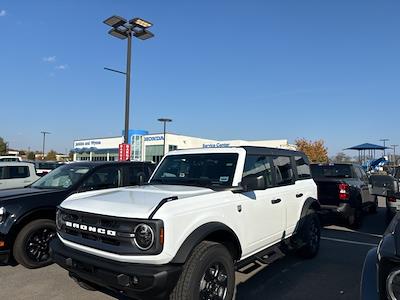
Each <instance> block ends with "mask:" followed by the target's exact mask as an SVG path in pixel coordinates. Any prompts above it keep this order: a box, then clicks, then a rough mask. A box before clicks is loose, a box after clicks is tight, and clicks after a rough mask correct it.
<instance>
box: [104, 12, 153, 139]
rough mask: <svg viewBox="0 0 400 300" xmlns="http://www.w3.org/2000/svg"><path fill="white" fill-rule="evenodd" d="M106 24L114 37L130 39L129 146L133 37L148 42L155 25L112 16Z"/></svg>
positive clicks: (128, 56) (128, 72) (127, 123)
mask: <svg viewBox="0 0 400 300" xmlns="http://www.w3.org/2000/svg"><path fill="white" fill-rule="evenodd" d="M104 23H105V24H107V25H108V26H111V27H112V28H111V29H110V30H109V31H108V33H109V34H111V35H112V36H114V37H116V38H119V39H121V40H124V39H128V49H127V50H128V51H127V54H126V72H125V76H126V86H125V127H124V130H125V132H124V143H125V144H128V143H129V141H128V131H129V103H130V91H131V87H130V85H131V57H132V54H131V53H132V37H136V38H138V39H141V40H147V39H149V38H152V37H153V36H154V34H153V33H151V32H150V31H148V30H147V28H149V27H151V26H152V25H153V24H152V23H150V22H147V21H145V20H143V19H140V18H134V19H132V20H130V21H127V20H126V19H124V18H122V17H119V16H112V17H110V18H108V19H107V20H105V21H104ZM106 70H110V71H114V72H118V73H122V74H124V72H120V71H116V70H112V69H108V68H106Z"/></svg>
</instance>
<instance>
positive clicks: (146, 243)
mask: <svg viewBox="0 0 400 300" xmlns="http://www.w3.org/2000/svg"><path fill="white" fill-rule="evenodd" d="M316 197H317V188H316V185H315V183H314V181H313V179H312V178H311V175H310V168H309V164H308V160H307V158H306V156H305V155H304V154H303V153H301V152H297V151H291V150H284V149H273V148H261V147H236V148H219V149H193V150H177V151H172V152H170V153H168V154H167V155H166V156H165V157H164V158H163V160H162V161H161V163H160V164H159V166H158V167H157V169H156V170H155V172H154V173H153V175H152V177H151V179H150V180H149V182H148V184H146V185H143V186H140V187H124V188H117V189H111V190H106V191H93V192H85V193H79V194H75V195H72V196H70V197H69V198H67V200H65V201H64V202H63V203H62V204H61V205H60V207H59V210H58V212H57V219H56V223H57V234H58V238H57V239H54V240H53V241H52V242H51V249H52V251H51V252H52V256H53V259H54V261H55V262H56V263H57V264H59V265H60V266H62V267H63V268H65V269H67V270H68V271H69V273H70V276H71V277H72V278H74V279H75V280H76V281H77V282H78V283H79V284H80V285H81V286H82V287H85V288H99V287H100V288H107V289H109V290H112V291H114V292H117V293H119V294H122V295H125V296H129V297H133V298H135V299H165V297H169V299H174V300H177V299H184V300H197V299H218V300H230V299H232V298H233V297H234V294H235V270H236V271H240V270H242V269H243V268H244V267H245V266H246V265H249V264H250V263H253V262H255V261H257V262H261V263H269V262H270V261H271V259H272V258H273V257H274V255H275V254H276V253H278V251H282V250H290V249H292V250H294V251H297V252H298V253H299V254H300V255H301V256H303V257H306V258H310V257H314V256H315V255H316V254H317V252H318V249H319V242H320V222H319V217H318V214H317V213H316V212H317V211H318V210H319V209H320V206H319V203H318V201H317V200H316Z"/></svg>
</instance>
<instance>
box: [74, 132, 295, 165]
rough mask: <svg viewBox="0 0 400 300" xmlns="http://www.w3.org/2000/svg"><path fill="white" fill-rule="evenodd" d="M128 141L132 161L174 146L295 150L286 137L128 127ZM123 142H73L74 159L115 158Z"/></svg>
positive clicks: (156, 155) (120, 138) (155, 156)
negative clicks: (226, 136) (220, 137)
mask: <svg viewBox="0 0 400 300" xmlns="http://www.w3.org/2000/svg"><path fill="white" fill-rule="evenodd" d="M128 140H129V143H130V144H131V160H135V161H153V162H156V163H157V162H159V161H160V160H161V158H162V156H163V153H164V151H165V153H167V152H168V151H171V150H176V149H192V148H221V147H234V146H260V147H274V148H288V149H295V146H294V145H290V144H288V141H287V140H260V141H245V140H228V141H217V140H210V139H203V138H198V137H192V136H185V135H180V134H173V133H166V134H165V149H164V134H163V133H156V134H149V133H148V132H147V131H145V130H129V134H128ZM123 142H124V137H123V136H116V137H104V138H91V139H82V140H75V141H74V147H73V152H74V161H85V160H90V161H116V160H118V146H119V144H122V143H123Z"/></svg>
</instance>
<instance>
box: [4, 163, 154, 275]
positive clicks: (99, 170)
mask: <svg viewBox="0 0 400 300" xmlns="http://www.w3.org/2000/svg"><path fill="white" fill-rule="evenodd" d="M153 169H154V165H153V164H151V163H140V162H101V163H97V162H79V163H72V164H68V165H64V166H61V167H59V168H57V169H56V170H54V171H52V172H51V173H49V174H47V175H45V176H43V177H41V178H40V179H39V180H38V181H36V182H35V183H33V184H32V185H30V186H29V187H26V188H21V189H10V190H3V191H0V261H1V262H3V263H7V262H8V261H9V259H10V258H14V259H15V260H16V261H17V262H18V263H20V264H21V265H23V266H25V267H27V268H38V267H42V266H45V265H47V264H49V263H51V259H50V256H49V247H48V242H49V240H50V239H51V238H52V237H54V235H55V222H54V221H55V217H56V207H57V205H59V204H60V203H61V202H62V201H63V200H64V199H65V198H67V197H68V196H70V195H71V194H73V193H77V192H83V191H91V192H88V193H89V194H90V193H95V190H100V189H109V188H117V187H121V186H129V185H138V184H140V183H142V182H144V181H147V180H148V178H149V177H150V174H151V172H152V171H153Z"/></svg>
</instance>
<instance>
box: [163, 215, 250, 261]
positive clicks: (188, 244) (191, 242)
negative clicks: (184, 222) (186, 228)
mask: <svg viewBox="0 0 400 300" xmlns="http://www.w3.org/2000/svg"><path fill="white" fill-rule="evenodd" d="M216 232H224V233H226V234H227V235H224V237H225V238H227V237H228V238H230V239H233V241H231V242H233V244H234V246H235V247H237V248H238V249H237V251H238V253H237V254H238V257H239V258H240V256H241V255H242V248H241V246H240V241H239V238H238V237H237V235H236V234H235V232H234V231H233V230H232V229H231V228H229V227H228V226H227V225H225V224H223V223H220V222H210V223H206V224H203V225H201V226H200V227H198V228H196V229H195V230H194V231H193V232H192V233H191V234H190V235H189V236H188V237H187V238H186V239H185V241H184V242H183V243H182V245H181V246H180V247H179V250H178V252H177V253H176V255H175V257H174V258H173V259H172V260H171V263H177V264H183V263H185V262H186V261H187V259H188V257H189V255H190V253H191V252H192V250H193V249H194V247H196V246H197V245H198V244H199V243H200V242H201V241H203V240H204V239H206V238H207V236H210V235H211V234H213V233H216Z"/></svg>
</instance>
